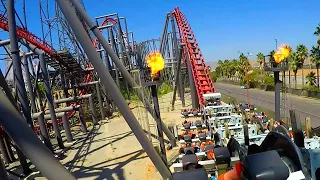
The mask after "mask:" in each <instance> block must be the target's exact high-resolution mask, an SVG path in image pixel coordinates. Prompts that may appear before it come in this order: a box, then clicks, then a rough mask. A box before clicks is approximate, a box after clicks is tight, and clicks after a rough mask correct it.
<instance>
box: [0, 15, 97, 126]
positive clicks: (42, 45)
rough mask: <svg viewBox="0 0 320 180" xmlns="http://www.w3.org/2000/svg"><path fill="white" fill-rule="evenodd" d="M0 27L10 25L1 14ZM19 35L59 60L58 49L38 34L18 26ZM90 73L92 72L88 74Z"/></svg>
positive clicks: (70, 115)
mask: <svg viewBox="0 0 320 180" xmlns="http://www.w3.org/2000/svg"><path fill="white" fill-rule="evenodd" d="M0 28H1V29H3V30H5V31H9V26H8V19H7V18H6V17H5V16H4V15H2V14H0ZM17 36H18V37H19V38H22V39H25V40H26V41H27V42H29V43H31V44H33V45H34V46H36V47H37V48H39V49H42V50H43V51H44V52H45V53H46V54H48V55H49V56H50V57H51V58H52V59H54V60H56V61H58V62H59V59H58V58H57V52H56V50H55V49H54V48H53V47H51V46H50V45H49V44H48V43H47V42H45V41H43V40H41V39H40V38H39V37H37V36H36V35H34V34H32V33H31V32H29V31H27V30H26V29H24V28H22V27H20V26H17ZM88 75H90V74H88ZM88 75H86V76H85V77H84V79H83V82H84V83H87V82H90V81H91V80H92V78H91V77H88ZM85 93H86V92H85V91H80V92H79V94H80V95H83V94H85ZM78 104H79V102H77V103H72V104H71V106H76V105H78ZM74 114H75V112H74V111H72V112H68V113H67V116H68V118H71V117H72V116H73V115H74ZM58 123H59V124H61V123H62V121H61V119H58ZM47 126H48V128H52V125H50V124H47ZM34 130H35V132H39V127H35V129H34Z"/></svg>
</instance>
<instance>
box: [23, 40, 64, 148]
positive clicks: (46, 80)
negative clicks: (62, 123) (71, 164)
mask: <svg viewBox="0 0 320 180" xmlns="http://www.w3.org/2000/svg"><path fill="white" fill-rule="evenodd" d="M20 42H21V43H22V44H24V45H25V46H26V47H27V48H28V49H30V50H31V51H33V52H34V53H35V54H38V55H39V61H40V68H41V72H42V75H43V80H44V87H45V89H46V97H47V100H48V106H49V110H50V114H51V120H52V125H53V129H54V133H55V135H56V137H57V141H58V145H59V147H60V148H61V149H63V148H64V145H63V141H62V136H61V133H60V130H59V125H58V121H57V117H56V114H55V111H54V104H53V97H52V94H51V87H50V82H49V73H48V69H47V63H46V60H45V57H44V52H43V51H42V50H40V49H38V48H37V47H36V46H34V45H33V44H30V43H28V42H27V41H26V40H21V41H20Z"/></svg>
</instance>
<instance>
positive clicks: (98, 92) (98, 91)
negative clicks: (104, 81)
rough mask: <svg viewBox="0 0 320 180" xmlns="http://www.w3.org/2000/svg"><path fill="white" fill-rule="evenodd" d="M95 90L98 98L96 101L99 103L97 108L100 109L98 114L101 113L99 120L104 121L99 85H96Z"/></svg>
mask: <svg viewBox="0 0 320 180" xmlns="http://www.w3.org/2000/svg"><path fill="white" fill-rule="evenodd" d="M96 90H97V96H98V101H99V108H100V113H101V118H102V119H106V115H105V113H104V108H103V102H102V95H101V90H100V84H99V83H97V84H96Z"/></svg>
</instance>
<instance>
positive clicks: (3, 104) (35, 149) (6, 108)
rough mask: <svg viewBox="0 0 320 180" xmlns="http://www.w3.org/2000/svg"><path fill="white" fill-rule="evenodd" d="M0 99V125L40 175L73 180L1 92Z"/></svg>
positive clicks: (53, 178)
mask: <svg viewBox="0 0 320 180" xmlns="http://www.w3.org/2000/svg"><path fill="white" fill-rule="evenodd" d="M0 99H1V101H0V114H1V116H0V124H1V125H2V126H3V128H4V129H5V131H6V132H7V133H8V134H9V136H10V137H11V138H12V139H13V141H14V142H15V143H16V144H17V145H18V147H19V148H20V149H21V150H22V152H23V153H24V154H25V155H26V156H27V157H28V158H29V159H30V161H31V162H32V163H33V164H34V165H35V166H36V168H37V169H38V170H39V171H40V172H41V174H43V175H44V176H45V177H46V178H48V179H52V180H58V179H64V180H75V178H74V177H73V176H72V175H71V173H70V172H69V171H68V170H67V169H65V167H64V166H63V165H61V164H60V162H59V160H58V159H56V158H55V157H54V156H53V154H52V153H51V151H50V150H49V149H48V148H47V147H46V146H45V145H44V144H43V143H42V142H41V141H40V140H39V138H38V137H37V136H36V135H35V134H34V132H33V130H32V129H31V128H30V127H29V126H28V125H27V123H25V120H24V118H23V117H22V116H21V115H20V113H19V112H18V111H17V110H16V109H15V108H14V106H13V105H12V104H11V102H10V101H9V100H8V98H7V97H6V96H5V95H4V93H3V92H2V91H0ZM17 127H19V128H17ZM53 169H54V171H52V170H53Z"/></svg>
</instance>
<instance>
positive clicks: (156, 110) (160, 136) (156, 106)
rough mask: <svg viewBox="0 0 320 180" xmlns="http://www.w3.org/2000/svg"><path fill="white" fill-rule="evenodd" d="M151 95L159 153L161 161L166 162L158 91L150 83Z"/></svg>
mask: <svg viewBox="0 0 320 180" xmlns="http://www.w3.org/2000/svg"><path fill="white" fill-rule="evenodd" d="M150 88H151V95H152V100H153V105H154V113H155V115H156V117H157V119H156V122H157V130H158V139H159V143H160V153H161V158H162V161H163V162H164V163H165V164H167V155H166V147H165V144H164V138H163V131H162V125H161V117H160V108H159V102H158V91H157V85H155V84H153V85H151V87H150Z"/></svg>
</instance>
